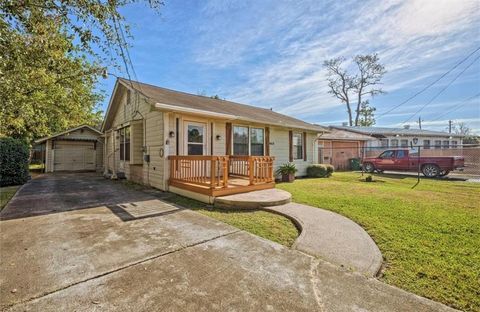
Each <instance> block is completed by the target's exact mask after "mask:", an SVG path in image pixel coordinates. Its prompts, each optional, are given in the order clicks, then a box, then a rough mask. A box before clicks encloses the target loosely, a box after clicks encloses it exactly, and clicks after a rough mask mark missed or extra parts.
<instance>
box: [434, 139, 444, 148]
mask: <svg viewBox="0 0 480 312" xmlns="http://www.w3.org/2000/svg"><path fill="white" fill-rule="evenodd" d="M433 142H434V144H433V146H434V149H441V148H442V140H434V141H433ZM438 142H440V143H438Z"/></svg>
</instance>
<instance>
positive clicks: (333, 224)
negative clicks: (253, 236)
mask: <svg viewBox="0 0 480 312" xmlns="http://www.w3.org/2000/svg"><path fill="white" fill-rule="evenodd" d="M264 209H265V210H267V211H271V212H275V213H279V214H281V215H284V216H287V217H289V218H290V219H292V220H293V221H294V222H295V223H296V224H297V226H299V227H300V228H301V234H300V236H299V237H298V238H297V240H296V241H295V243H294V245H293V246H292V247H293V248H294V249H297V250H300V251H303V252H305V253H307V254H310V255H313V256H317V257H320V258H322V259H323V260H326V261H328V262H330V263H333V264H336V265H340V266H342V267H345V268H347V269H352V270H354V271H357V272H360V273H362V274H365V275H367V276H375V275H376V274H377V272H378V271H379V270H380V267H381V265H382V260H383V258H382V254H381V253H380V250H379V249H378V247H377V245H376V244H375V242H374V241H373V240H372V238H371V237H370V236H369V235H368V234H367V232H365V230H364V229H363V228H361V227H360V226H359V225H358V224H356V223H355V222H353V221H352V220H350V219H348V218H345V217H343V216H341V215H339V214H336V213H333V212H330V211H327V210H324V209H320V208H315V207H311V206H306V205H301V204H296V203H289V204H285V205H281V206H275V207H267V208H264Z"/></svg>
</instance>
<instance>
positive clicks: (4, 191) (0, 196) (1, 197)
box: [0, 185, 20, 210]
mask: <svg viewBox="0 0 480 312" xmlns="http://www.w3.org/2000/svg"><path fill="white" fill-rule="evenodd" d="M19 187H20V185H15V186H6V187H0V210H2V209H3V207H5V205H6V204H7V203H8V202H9V201H10V199H12V197H13V195H15V193H16V192H17V190H18V188H19Z"/></svg>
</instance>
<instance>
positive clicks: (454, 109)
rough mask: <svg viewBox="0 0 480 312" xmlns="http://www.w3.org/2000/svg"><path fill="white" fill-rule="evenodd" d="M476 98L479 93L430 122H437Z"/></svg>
mask: <svg viewBox="0 0 480 312" xmlns="http://www.w3.org/2000/svg"><path fill="white" fill-rule="evenodd" d="M478 96H480V92H479V93H477V94H475V95H473V96H470V97H468V98H466V99H464V100H463V101H461V102H460V103H458V104H457V105H455V106H454V107H453V108H452V109H450V110H448V111H446V112H443V113H441V114H440V115H438V116H437V117H436V118H434V119H432V120H430V121H437V120H439V119H440V118H442V117H443V116H445V115H448V114H450V113H453V112H454V111H456V110H457V109H459V108H461V107H463V106H465V105H467V104H469V102H470V101H471V100H473V99H474V98H476V97H478Z"/></svg>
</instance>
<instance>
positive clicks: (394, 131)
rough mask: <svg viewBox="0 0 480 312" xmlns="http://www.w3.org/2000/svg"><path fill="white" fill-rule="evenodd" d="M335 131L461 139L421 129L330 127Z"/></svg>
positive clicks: (440, 132) (444, 133) (455, 135)
mask: <svg viewBox="0 0 480 312" xmlns="http://www.w3.org/2000/svg"><path fill="white" fill-rule="evenodd" d="M331 127H332V128H335V129H341V130H346V131H352V132H356V133H361V134H366V135H371V136H385V135H397V134H398V135H400V136H406V135H410V136H412V135H413V136H436V137H449V136H451V137H463V135H460V134H453V133H447V132H442V131H432V130H423V129H405V128H387V127H360V126H356V127H348V126H331Z"/></svg>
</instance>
